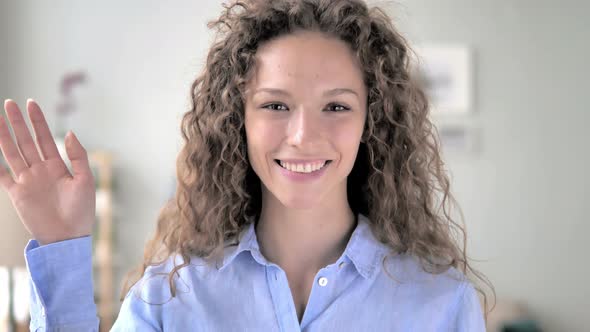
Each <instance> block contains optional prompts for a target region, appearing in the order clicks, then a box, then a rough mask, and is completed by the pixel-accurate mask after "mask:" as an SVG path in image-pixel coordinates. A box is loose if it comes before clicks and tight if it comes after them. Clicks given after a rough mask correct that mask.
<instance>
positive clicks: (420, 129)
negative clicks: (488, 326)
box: [122, 0, 495, 320]
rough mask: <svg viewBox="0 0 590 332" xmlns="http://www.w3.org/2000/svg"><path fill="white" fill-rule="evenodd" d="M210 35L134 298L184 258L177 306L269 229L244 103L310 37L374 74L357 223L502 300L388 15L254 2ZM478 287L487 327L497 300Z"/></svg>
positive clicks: (230, 11) (357, 176)
mask: <svg viewBox="0 0 590 332" xmlns="http://www.w3.org/2000/svg"><path fill="white" fill-rule="evenodd" d="M208 26H209V28H213V29H215V30H216V32H217V38H216V41H215V42H214V43H213V45H212V46H211V48H210V50H209V53H208V56H207V60H206V63H205V66H204V69H203V72H202V73H201V74H200V75H199V76H198V78H197V79H196V80H195V81H194V83H193V84H192V87H191V107H190V110H189V111H188V112H186V113H185V114H184V116H183V119H182V123H181V131H182V136H183V139H184V146H183V148H182V150H181V152H180V153H179V155H178V158H177V190H176V192H175V195H174V197H173V198H172V199H171V200H170V201H168V202H167V204H166V205H165V206H164V207H163V208H162V210H161V212H160V215H159V217H158V223H157V229H156V232H155V235H154V236H153V238H152V239H151V240H150V241H149V242H148V243H147V245H146V248H145V252H144V258H143V263H142V264H141V266H140V267H139V268H138V269H137V272H139V275H138V276H136V277H135V278H132V277H131V275H129V276H128V279H127V282H126V284H125V286H124V287H123V292H122V298H123V296H124V295H125V294H126V293H127V291H128V290H129V288H130V285H129V281H130V280H133V279H135V281H132V283H131V285H132V284H135V282H137V280H138V279H140V278H141V277H142V276H143V275H144V273H145V271H146V268H147V267H148V266H152V265H158V264H161V263H162V262H163V261H165V260H166V259H168V258H169V257H171V256H179V257H181V258H182V260H183V263H182V264H179V265H176V264H175V267H174V269H173V270H172V271H171V272H170V273H169V278H168V280H169V286H170V288H171V294H172V296H175V284H174V282H173V278H174V274H177V272H178V270H179V269H181V268H183V267H185V266H187V265H189V263H190V257H191V256H192V255H195V256H198V257H201V258H203V259H205V260H206V261H209V262H214V261H215V260H216V259H219V258H220V257H221V255H222V253H223V248H224V245H226V243H227V241H235V240H236V237H237V235H238V234H239V232H240V231H241V230H242V229H243V228H244V227H246V226H247V225H249V224H250V223H253V222H255V221H256V220H257V219H258V217H259V214H260V209H261V190H260V180H259V179H258V177H257V175H256V174H255V173H254V171H253V169H252V167H251V166H250V164H249V162H248V156H247V148H246V134H245V128H244V94H243V91H244V87H245V85H246V84H247V82H248V77H249V74H250V73H251V72H252V70H253V68H254V66H255V54H256V50H257V49H258V47H259V46H260V45H261V44H262V43H264V42H267V41H269V40H271V39H273V38H276V37H279V36H282V35H285V34H289V33H294V32H296V31H301V30H308V31H319V32H322V33H325V34H327V35H330V36H333V37H335V38H339V39H341V40H343V41H345V42H346V43H347V44H348V45H349V46H350V47H351V49H352V50H353V51H354V53H355V54H356V56H357V57H358V60H359V63H360V65H361V69H362V72H363V74H364V80H365V84H366V86H367V91H368V100H367V118H366V121H365V128H364V132H363V136H362V143H361V144H360V147H359V151H358V154H357V160H356V161H355V165H354V167H353V169H352V171H351V174H350V175H349V177H348V200H349V204H350V206H351V208H352V210H353V212H354V213H355V214H358V213H363V214H364V215H366V216H368V218H369V220H370V222H371V225H370V226H371V228H372V231H373V233H374V234H375V236H376V237H377V239H378V240H379V241H381V242H382V243H385V244H387V245H388V246H389V247H390V248H391V250H392V253H408V254H410V255H413V256H414V257H416V258H418V259H419V261H420V263H421V265H422V268H423V269H424V270H425V271H427V272H429V273H442V272H444V271H446V270H447V269H449V268H450V267H455V268H457V269H458V270H460V271H461V272H463V273H464V274H465V275H466V276H469V275H474V276H475V277H476V278H477V279H478V280H480V281H483V283H485V284H486V285H488V286H489V287H490V288H491V289H492V291H493V292H494V298H495V291H494V287H493V285H492V284H491V283H490V281H489V280H488V279H487V278H486V277H485V276H484V275H483V274H482V273H480V272H478V271H477V270H475V269H474V268H473V267H472V266H471V265H470V264H469V260H470V259H469V258H468V256H467V254H466V233H465V227H464V226H461V225H460V224H458V223H457V222H455V221H454V220H453V218H452V217H451V211H450V210H451V207H455V206H456V207H458V205H457V203H456V201H455V199H454V198H453V196H452V195H451V193H450V188H449V187H450V184H449V179H448V177H447V175H446V171H445V168H444V164H443V161H442V157H441V153H440V146H439V143H438V139H437V131H436V128H435V127H434V126H433V124H432V123H431V121H430V119H429V117H428V113H429V103H428V100H427V98H426V96H425V94H424V92H423V90H422V89H421V87H420V86H419V84H417V83H416V81H415V80H414V78H413V75H411V72H412V68H411V61H412V59H413V58H414V57H412V55H413V52H412V50H411V49H410V47H409V45H408V42H407V41H406V40H405V39H404V38H403V37H402V36H401V35H400V34H399V33H398V32H397V30H396V28H395V27H394V26H393V24H392V22H391V19H390V18H389V17H388V15H387V14H386V13H385V12H384V11H383V10H382V9H380V8H378V7H372V8H369V7H368V6H367V5H366V4H365V2H364V1H362V0H339V1H331V0H273V1H266V0H244V1H236V2H233V3H231V4H227V5H224V11H223V12H222V14H221V16H220V17H219V18H218V19H217V20H215V21H212V22H210V23H209V25H208ZM459 211H460V210H459ZM461 219H463V216H462V214H461ZM470 279H472V278H470ZM473 281H475V279H473ZM474 283H475V288H476V289H477V291H478V292H479V293H480V294H481V295H483V302H484V313H485V318H486V320H487V314H488V312H489V311H491V309H490V310H488V298H487V295H486V293H485V292H484V291H483V289H482V288H481V287H480V285H478V283H477V282H474ZM492 309H493V308H492Z"/></svg>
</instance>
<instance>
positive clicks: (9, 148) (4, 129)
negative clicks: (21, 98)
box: [0, 100, 27, 178]
mask: <svg viewBox="0 0 590 332" xmlns="http://www.w3.org/2000/svg"><path fill="white" fill-rule="evenodd" d="M7 102H9V101H8V100H7V101H6V102H5V103H4V105H5V106H4V108H6V103H7ZM0 149H2V154H3V155H4V159H5V160H6V162H7V163H8V166H9V167H10V169H11V170H12V173H13V174H14V176H15V177H17V178H18V176H19V175H20V173H21V172H22V171H23V170H24V169H25V168H27V164H25V161H24V160H23V157H22V156H21V155H20V152H18V148H17V147H16V145H15V144H14V141H13V140H12V136H10V131H9V130H8V124H7V123H6V120H5V119H4V117H3V116H0Z"/></svg>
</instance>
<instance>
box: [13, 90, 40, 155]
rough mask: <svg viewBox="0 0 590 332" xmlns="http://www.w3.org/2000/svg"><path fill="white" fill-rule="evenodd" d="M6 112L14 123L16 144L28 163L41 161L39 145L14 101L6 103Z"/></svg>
mask: <svg viewBox="0 0 590 332" xmlns="http://www.w3.org/2000/svg"><path fill="white" fill-rule="evenodd" d="M6 114H7V115H8V121H10V124H11V125H12V130H13V131H14V136H15V137H16V144H17V145H18V148H19V150H20V152H21V154H22V156H23V158H24V159H25V162H26V163H27V165H29V166H32V165H34V164H36V163H40V162H41V157H40V156H39V151H38V150H37V146H36V145H35V142H34V141H33V137H32V136H31V133H30V132H29V128H27V124H26V122H25V118H24V117H23V115H22V113H21V112H20V109H19V108H18V105H17V104H16V103H15V102H14V101H8V103H7V104H6Z"/></svg>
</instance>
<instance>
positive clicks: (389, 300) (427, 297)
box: [25, 214, 485, 332]
mask: <svg viewBox="0 0 590 332" xmlns="http://www.w3.org/2000/svg"><path fill="white" fill-rule="evenodd" d="M358 221H359V222H358V224H357V227H356V229H355V230H354V232H353V234H352V236H351V238H350V240H349V242H348V244H347V246H346V249H345V251H344V252H343V254H342V255H341V256H340V258H339V259H338V260H337V261H336V262H335V263H333V264H330V265H328V266H325V267H324V268H322V269H320V270H319V271H318V272H317V274H316V276H315V278H314V281H313V286H312V288H311V293H310V295H309V300H308V303H307V306H306V308H305V313H304V315H303V318H302V321H301V323H300V322H299V320H298V318H297V313H296V310H295V305H294V302H293V299H292V296H291V291H290V288H289V283H288V281H287V275H286V274H285V272H284V271H283V269H281V268H280V267H279V266H278V265H276V264H274V263H271V262H269V261H268V260H267V259H266V258H265V257H264V256H263V255H262V254H261V253H260V249H259V246H258V241H257V239H256V232H255V228H254V225H253V224H251V225H249V226H248V227H247V228H245V229H244V230H243V231H242V233H240V235H239V238H240V240H241V241H240V243H239V245H233V246H230V247H227V248H226V249H225V252H224V257H223V261H219V262H218V263H217V264H215V265H213V266H212V265H206V264H205V262H204V261H203V260H202V259H201V258H198V257H193V258H192V259H191V263H190V265H189V266H187V267H184V268H182V269H180V270H179V278H176V279H175V284H176V287H177V293H176V297H171V293H170V289H169V287H168V272H169V271H170V270H171V268H172V266H173V262H172V259H169V260H168V261H167V262H165V263H163V264H161V265H159V266H156V267H150V268H148V269H147V270H146V274H145V276H144V277H143V278H142V279H141V280H140V281H139V282H138V283H137V284H136V285H135V286H134V287H133V288H132V289H131V290H130V292H129V293H128V294H127V296H126V298H125V300H124V301H123V303H122V306H121V311H120V312H119V316H118V318H117V320H116V322H115V325H114V327H113V329H112V330H113V331H162V330H166V331H288V332H292V331H420V332H428V331H445V332H447V331H464V332H478V331H485V327H484V321H483V314H482V310H481V306H480V303H479V300H478V297H477V295H476V292H475V290H474V288H473V286H472V284H471V283H470V282H469V281H468V280H467V279H466V278H465V276H464V275H463V274H462V273H460V272H459V271H458V270H456V269H454V268H451V269H449V270H448V271H447V272H445V273H443V274H438V275H434V274H429V273H427V272H424V271H423V270H422V269H421V267H420V264H419V263H418V261H417V260H416V259H415V258H412V257H411V256H409V255H406V254H402V255H396V256H393V257H390V258H388V259H387V260H385V261H384V257H385V256H386V254H387V253H388V248H387V247H386V246H385V245H384V244H381V243H379V242H378V241H377V240H376V239H375V238H374V237H373V235H372V233H371V231H370V228H369V225H368V224H367V222H368V220H367V219H366V217H365V216H364V215H362V214H361V215H359V219H358ZM91 246H92V243H91V238H90V237H85V238H79V239H73V240H68V241H63V242H58V243H54V244H49V245H46V246H42V247H40V246H39V245H38V244H37V242H36V241H34V240H31V241H30V242H29V245H28V246H27V248H26V251H25V253H26V259H27V265H28V268H29V273H30V275H31V284H32V292H31V301H32V302H31V316H32V319H31V326H30V327H31V331H96V330H97V328H98V323H99V321H98V318H97V316H96V306H95V304H94V301H93V289H92V276H91V273H92V265H91V256H92V253H91V250H92V248H91ZM177 261H178V262H180V258H177Z"/></svg>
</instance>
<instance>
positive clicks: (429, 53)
mask: <svg viewBox="0 0 590 332" xmlns="http://www.w3.org/2000/svg"><path fill="white" fill-rule="evenodd" d="M415 51H416V53H417V56H418V62H417V64H416V68H414V71H415V73H416V75H417V77H418V80H419V82H420V84H421V85H422V87H423V88H424V90H425V92H426V94H427V95H428V97H429V100H430V103H431V107H432V115H433V116H435V117H437V116H447V115H465V114H468V113H470V112H472V107H473V88H472V59H471V52H470V50H469V48H468V47H467V46H465V45H451V44H449V45H444V44H440V45H439V44H436V45H435V44H430V45H421V46H418V47H416V48H415Z"/></svg>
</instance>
